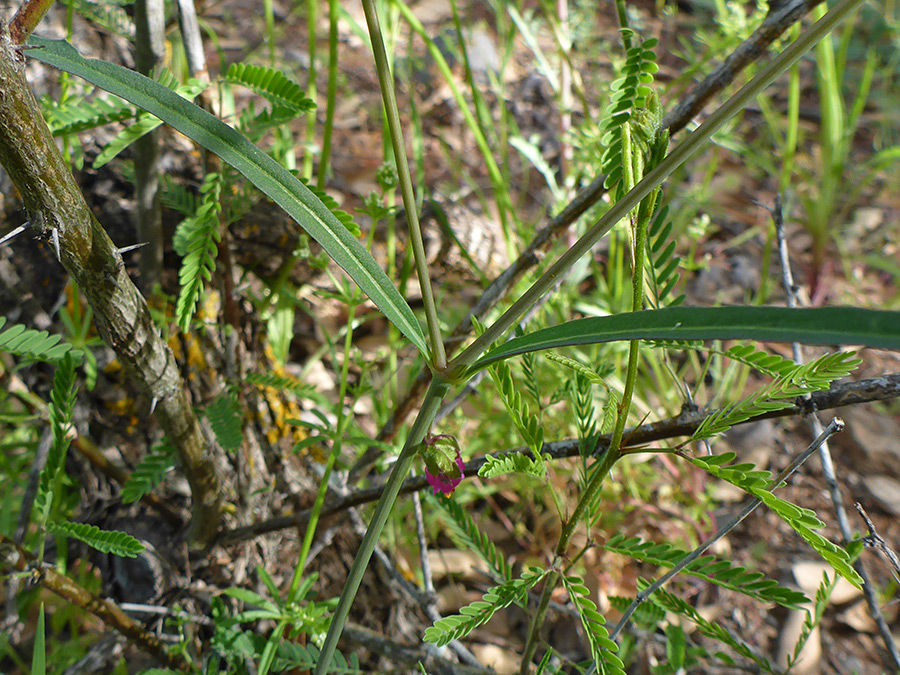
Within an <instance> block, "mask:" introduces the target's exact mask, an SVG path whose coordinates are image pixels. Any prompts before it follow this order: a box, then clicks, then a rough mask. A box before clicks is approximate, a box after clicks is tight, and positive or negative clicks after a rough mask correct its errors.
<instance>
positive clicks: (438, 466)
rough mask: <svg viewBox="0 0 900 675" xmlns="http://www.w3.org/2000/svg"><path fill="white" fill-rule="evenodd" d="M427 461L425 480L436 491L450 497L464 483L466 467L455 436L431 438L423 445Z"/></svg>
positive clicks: (424, 457)
mask: <svg viewBox="0 0 900 675" xmlns="http://www.w3.org/2000/svg"><path fill="white" fill-rule="evenodd" d="M421 452H422V458H423V459H424V460H425V479H426V480H427V481H428V484H429V485H430V486H431V487H432V489H433V490H434V494H438V493H439V492H441V493H443V494H444V496H449V495H450V494H451V493H452V492H453V490H454V489H455V488H456V486H457V485H459V484H460V482H462V479H463V470H464V469H465V465H464V464H463V461H462V456H461V455H460V452H459V444H458V443H457V442H456V439H455V438H453V436H448V435H446V434H441V435H439V436H430V437H428V438H426V439H425V441H424V442H423V443H422V450H421Z"/></svg>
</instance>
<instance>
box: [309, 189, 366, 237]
mask: <svg viewBox="0 0 900 675" xmlns="http://www.w3.org/2000/svg"><path fill="white" fill-rule="evenodd" d="M297 177H298V178H299V179H300V182H302V183H303V184H304V185H305V186H306V187H307V188H308V189H309V191H310V192H312V193H313V194H314V195H315V196H316V197H317V198H318V199H319V201H321V202H322V203H323V204H324V205H325V208H327V209H328V210H329V211H331V214H332V215H333V216H334V217H335V218H337V219H338V221H339V222H340V223H341V225H343V226H344V227H346V228H347V231H348V232H349V233H350V234H352V235H353V236H354V237H359V236H361V235H362V230H361V229H360V227H359V224H358V223H357V222H356V221H355V220H353V216H351V215H350V214H349V213H347V212H346V211H344V210H343V209H341V208H340V206H339V205H338V203H337V201H336V200H335V198H334V197H332V196H331V195H330V194H328V193H327V192H325V191H324V190H320V189H319V188H318V187H316V185H315V184H313V183H310V182H309V180H307V179H306V178H303V177H302V176H297Z"/></svg>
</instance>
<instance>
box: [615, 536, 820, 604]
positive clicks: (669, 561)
mask: <svg viewBox="0 0 900 675" xmlns="http://www.w3.org/2000/svg"><path fill="white" fill-rule="evenodd" d="M603 548H605V549H606V550H607V551H612V552H613V553H619V554H621V555H626V556H628V557H629V558H633V559H635V560H639V561H641V562H646V563H650V564H653V565H659V566H661V567H674V566H675V565H677V564H678V563H679V562H680V561H681V560H682V559H683V558H684V557H685V556H686V555H688V552H687V551H683V550H681V549H679V548H675V547H674V546H671V545H669V544H656V543H654V542H652V541H644V540H642V539H639V538H637V537H632V538H630V539H626V538H625V537H624V536H623V535H621V534H617V535H615V536H614V537H613V538H612V539H610V540H609V541H608V542H607V543H606V544H604V546H603ZM683 572H684V574H689V575H691V576H693V577H697V578H699V579H704V580H705V581H709V582H710V583H713V584H716V585H717V586H722V587H723V588H727V589H729V590H731V591H736V592H738V593H742V594H743V595H747V596H749V597H751V598H755V599H757V600H759V601H761V602H774V603H777V604H779V605H781V606H783V607H789V608H791V609H799V608H800V607H801V606H802V605H803V604H805V603H807V602H809V599H808V598H807V597H806V596H805V595H803V593H800V592H799V591H795V590H793V589H791V588H786V587H785V586H781V585H779V584H778V582H777V581H775V580H773V579H766V578H765V575H764V574H762V573H761V572H750V571H747V570H746V569H744V568H743V567H739V566H737V565H732V563H730V562H729V561H727V560H717V559H716V557H715V556H712V555H707V556H703V557H701V558H698V559H697V560H695V561H694V562H692V563H691V564H689V565H688V566H687V567H685V568H684V570H683Z"/></svg>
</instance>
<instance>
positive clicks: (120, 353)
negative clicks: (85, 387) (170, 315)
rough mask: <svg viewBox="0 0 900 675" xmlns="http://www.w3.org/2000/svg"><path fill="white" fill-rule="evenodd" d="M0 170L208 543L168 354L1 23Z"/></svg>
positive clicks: (204, 505)
mask: <svg viewBox="0 0 900 675" xmlns="http://www.w3.org/2000/svg"><path fill="white" fill-rule="evenodd" d="M0 164H2V165H3V167H4V168H5V169H6V172H7V173H8V174H9V177H10V179H11V180H12V182H13V183H14V184H15V185H16V187H17V188H18V190H19V192H20V193H21V195H22V199H23V201H24V203H25V208H26V210H27V212H28V220H29V224H30V226H31V229H32V231H33V232H34V233H35V235H37V236H38V237H42V238H45V239H48V238H52V239H53V241H54V244H55V243H56V242H57V241H58V244H59V257H60V262H61V263H62V265H63V267H65V269H66V270H67V271H68V273H69V274H70V275H72V278H73V279H74V280H75V281H76V282H77V283H78V286H79V288H80V289H81V292H82V293H84V296H85V298H86V299H87V301H88V303H89V304H90V306H91V308H92V309H93V312H94V322H95V324H96V326H97V330H98V331H99V333H100V335H101V337H102V338H103V340H104V341H105V342H106V344H108V345H109V346H110V347H111V348H112V349H113V351H115V353H116V356H117V357H118V358H119V361H120V362H121V363H122V365H123V366H124V368H125V370H126V372H127V373H128V374H129V376H130V377H131V379H132V380H133V381H134V383H135V384H137V386H138V388H139V389H140V390H141V391H142V392H143V393H145V394H146V395H147V397H148V398H149V399H151V400H153V401H155V402H156V409H155V414H156V417H157V419H158V420H159V423H160V425H161V426H162V428H163V429H164V430H165V433H166V436H168V438H169V440H170V441H171V443H172V445H173V447H174V448H175V450H176V452H177V454H178V457H179V459H180V462H181V466H182V468H183V470H184V472H185V475H186V476H187V479H188V481H189V483H190V486H191V492H192V497H193V520H192V523H191V538H192V540H193V542H194V543H195V544H199V545H201V546H202V545H206V544H208V543H209V542H211V541H212V540H213V538H214V537H215V536H216V533H217V532H218V529H219V523H220V520H221V508H220V506H221V497H220V494H221V490H220V488H219V479H218V476H217V474H216V470H215V465H214V463H213V460H212V453H211V449H210V448H209V447H208V444H207V442H206V440H205V438H204V437H203V435H202V433H201V429H200V425H199V423H198V422H197V417H196V416H195V415H194V412H193V409H192V407H191V402H190V400H189V398H188V396H187V393H186V390H185V387H184V383H183V382H182V380H181V375H180V373H179V372H178V368H177V367H176V363H175V358H174V356H173V355H172V352H171V350H170V349H169V347H168V345H166V343H165V342H164V341H163V339H162V337H161V336H160V334H159V331H158V330H157V328H156V327H155V326H154V325H153V321H152V320H151V318H150V312H149V310H148V308H147V303H146V302H145V301H144V298H143V296H141V294H140V292H138V289H137V288H136V287H135V285H134V284H133V283H132V281H131V279H130V278H129V277H128V274H127V273H126V272H125V268H124V265H123V263H122V256H121V255H120V254H119V251H118V249H117V248H116V247H115V245H114V244H113V242H112V240H110V238H109V236H108V235H107V234H106V231H105V230H104V229H103V228H102V227H101V226H100V223H99V222H97V219H96V218H95V217H94V214H93V213H92V212H91V210H90V208H89V207H88V205H87V203H86V202H85V200H84V196H83V195H82V193H81V191H80V189H79V188H78V185H77V184H76V183H75V179H74V177H73V176H72V173H71V171H70V170H69V167H68V166H67V165H66V163H65V161H64V160H63V157H62V155H61V154H60V152H59V150H58V148H57V147H56V143H55V142H54V140H53V137H52V135H51V133H50V130H49V129H48V128H47V124H46V123H45V121H44V118H43V117H42V116H41V113H40V109H39V107H38V104H37V101H36V100H35V98H34V96H33V94H32V92H31V89H30V87H29V86H28V83H27V81H26V80H25V75H24V64H23V63H22V59H21V53H20V50H19V49H17V48H16V47H15V46H14V45H13V44H12V42H11V40H10V36H9V32H8V30H7V29H6V27H5V26H4V27H2V28H0Z"/></svg>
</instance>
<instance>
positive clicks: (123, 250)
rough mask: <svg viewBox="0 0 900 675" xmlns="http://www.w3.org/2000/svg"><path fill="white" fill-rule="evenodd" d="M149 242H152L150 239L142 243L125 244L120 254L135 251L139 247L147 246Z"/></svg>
mask: <svg viewBox="0 0 900 675" xmlns="http://www.w3.org/2000/svg"><path fill="white" fill-rule="evenodd" d="M149 243H150V242H149V241H144V242H141V243H140V244H132V245H131V246H123V247H122V248H120V249H119V255H122V254H124V253H128V252H129V251H135V250H137V249H139V248H142V247H144V246H146V245H147V244H149Z"/></svg>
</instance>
